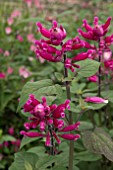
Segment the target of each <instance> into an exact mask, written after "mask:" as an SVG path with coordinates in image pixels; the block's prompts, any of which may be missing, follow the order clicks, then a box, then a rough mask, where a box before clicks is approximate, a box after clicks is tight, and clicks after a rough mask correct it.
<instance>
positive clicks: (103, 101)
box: [84, 96, 108, 103]
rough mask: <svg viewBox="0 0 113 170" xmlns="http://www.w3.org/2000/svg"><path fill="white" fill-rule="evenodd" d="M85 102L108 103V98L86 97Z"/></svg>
mask: <svg viewBox="0 0 113 170" xmlns="http://www.w3.org/2000/svg"><path fill="white" fill-rule="evenodd" d="M84 101H85V102H91V103H108V100H105V99H103V98H101V97H95V96H93V97H86V98H85V100H84Z"/></svg>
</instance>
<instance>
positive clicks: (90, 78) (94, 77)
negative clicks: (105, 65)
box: [87, 75, 98, 83]
mask: <svg viewBox="0 0 113 170" xmlns="http://www.w3.org/2000/svg"><path fill="white" fill-rule="evenodd" d="M87 80H88V81H92V82H95V83H96V82H98V76H96V75H93V76H91V77H88V78H87Z"/></svg>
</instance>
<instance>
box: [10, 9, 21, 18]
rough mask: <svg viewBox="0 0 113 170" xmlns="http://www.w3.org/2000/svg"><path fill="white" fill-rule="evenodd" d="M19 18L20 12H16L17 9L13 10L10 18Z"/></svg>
mask: <svg viewBox="0 0 113 170" xmlns="http://www.w3.org/2000/svg"><path fill="white" fill-rule="evenodd" d="M19 16H21V12H20V10H18V9H16V10H14V11H13V12H12V13H11V18H17V17H19Z"/></svg>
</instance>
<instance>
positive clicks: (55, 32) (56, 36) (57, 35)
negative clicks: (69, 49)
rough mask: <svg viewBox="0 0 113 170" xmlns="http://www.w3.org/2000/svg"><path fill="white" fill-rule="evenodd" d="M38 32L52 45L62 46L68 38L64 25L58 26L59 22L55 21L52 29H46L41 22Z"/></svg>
mask: <svg viewBox="0 0 113 170" xmlns="http://www.w3.org/2000/svg"><path fill="white" fill-rule="evenodd" d="M37 26H38V31H39V32H40V33H41V34H42V35H43V36H44V37H46V38H48V39H49V42H50V44H53V45H60V44H61V43H62V41H63V40H64V39H65V38H66V31H65V29H64V28H63V26H62V25H60V26H58V23H57V21H53V23H52V28H51V29H49V30H48V29H46V28H44V27H43V26H42V24H41V23H40V22H38V23H37Z"/></svg>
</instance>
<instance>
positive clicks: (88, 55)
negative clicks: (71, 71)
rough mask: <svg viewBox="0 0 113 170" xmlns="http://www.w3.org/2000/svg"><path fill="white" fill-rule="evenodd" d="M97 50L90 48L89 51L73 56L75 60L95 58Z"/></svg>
mask: <svg viewBox="0 0 113 170" xmlns="http://www.w3.org/2000/svg"><path fill="white" fill-rule="evenodd" d="M94 52H95V50H88V51H87V52H81V53H78V54H77V55H76V56H75V57H73V58H72V60H74V61H80V60H85V59H86V58H93V54H94Z"/></svg>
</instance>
